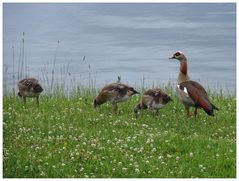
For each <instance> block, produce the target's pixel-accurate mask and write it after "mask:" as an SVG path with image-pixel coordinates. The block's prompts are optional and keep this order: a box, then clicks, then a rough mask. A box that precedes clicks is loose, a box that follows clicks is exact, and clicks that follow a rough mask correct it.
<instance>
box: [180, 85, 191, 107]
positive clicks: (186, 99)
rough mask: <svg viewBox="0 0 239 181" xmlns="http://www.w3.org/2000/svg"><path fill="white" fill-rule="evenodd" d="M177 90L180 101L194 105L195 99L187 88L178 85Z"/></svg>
mask: <svg viewBox="0 0 239 181" xmlns="http://www.w3.org/2000/svg"><path fill="white" fill-rule="evenodd" d="M176 92H177V95H178V98H179V99H180V101H181V102H182V103H183V104H184V105H187V106H194V105H195V103H194V101H193V100H192V99H191V98H190V96H189V94H188V91H187V88H186V87H180V86H179V85H177V88H176Z"/></svg>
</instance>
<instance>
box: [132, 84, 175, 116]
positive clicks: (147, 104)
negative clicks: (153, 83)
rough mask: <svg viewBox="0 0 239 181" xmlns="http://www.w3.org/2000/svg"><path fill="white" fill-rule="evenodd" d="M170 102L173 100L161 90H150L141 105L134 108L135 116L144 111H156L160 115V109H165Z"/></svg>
mask: <svg viewBox="0 0 239 181" xmlns="http://www.w3.org/2000/svg"><path fill="white" fill-rule="evenodd" d="M170 101H172V99H171V98H170V97H169V96H168V95H167V94H166V93H164V92H163V91H162V90H161V89H159V88H155V89H148V90H146V91H145V92H144V94H143V96H142V97H141V100H140V103H139V104H137V105H136V106H135V108H134V112H135V116H136V117H137V116H138V115H139V114H140V110H142V109H152V110H154V109H155V110H156V111H157V113H158V111H159V109H161V108H163V107H164V106H165V105H166V104H167V103H168V102H170Z"/></svg>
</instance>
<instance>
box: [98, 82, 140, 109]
mask: <svg viewBox="0 0 239 181" xmlns="http://www.w3.org/2000/svg"><path fill="white" fill-rule="evenodd" d="M134 94H139V92H137V91H136V90H135V89H134V88H133V87H131V86H129V85H125V84H122V83H111V84H108V85H106V86H105V87H104V88H103V89H102V90H101V91H100V93H99V95H98V96H97V97H96V98H95V100H94V107H95V108H97V107H99V106H100V105H101V104H104V103H106V102H108V101H109V102H111V103H112V107H113V113H116V112H117V103H118V102H122V101H126V100H128V99H129V98H130V97H131V96H132V95H134Z"/></svg>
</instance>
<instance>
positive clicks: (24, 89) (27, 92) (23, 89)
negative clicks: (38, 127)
mask: <svg viewBox="0 0 239 181" xmlns="http://www.w3.org/2000/svg"><path fill="white" fill-rule="evenodd" d="M18 89H19V92H18V96H19V97H22V98H23V101H24V104H26V98H27V97H33V98H34V97H35V98H36V102H37V106H39V95H40V94H41V92H42V91H43V88H42V87H41V85H40V84H39V83H38V80H37V79H35V78H25V79H22V80H20V81H19V82H18Z"/></svg>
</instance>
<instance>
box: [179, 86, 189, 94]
mask: <svg viewBox="0 0 239 181" xmlns="http://www.w3.org/2000/svg"><path fill="white" fill-rule="evenodd" d="M177 87H178V88H179V89H180V90H182V89H181V88H180V85H179V84H178V85H177ZM182 91H183V92H184V93H186V94H187V95H188V90H187V88H186V87H183V90H182Z"/></svg>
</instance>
